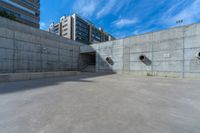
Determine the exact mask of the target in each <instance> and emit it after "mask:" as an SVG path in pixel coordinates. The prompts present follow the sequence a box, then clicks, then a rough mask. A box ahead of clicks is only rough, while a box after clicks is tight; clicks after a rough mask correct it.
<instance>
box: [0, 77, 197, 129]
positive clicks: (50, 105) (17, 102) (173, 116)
mask: <svg viewBox="0 0 200 133" xmlns="http://www.w3.org/2000/svg"><path fill="white" fill-rule="evenodd" d="M0 132H1V133H199V132H200V82H199V80H189V79H169V78H155V77H134V76H131V75H97V74H81V75H79V76H74V77H68V78H56V79H41V80H33V81H18V82H10V83H0Z"/></svg>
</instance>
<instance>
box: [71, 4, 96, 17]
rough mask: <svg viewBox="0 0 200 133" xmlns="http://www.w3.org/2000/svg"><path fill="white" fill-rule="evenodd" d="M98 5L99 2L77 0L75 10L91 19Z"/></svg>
mask: <svg viewBox="0 0 200 133" xmlns="http://www.w3.org/2000/svg"><path fill="white" fill-rule="evenodd" d="M98 3H99V1H98V0H81V1H80V0H77V1H76V2H75V3H74V6H73V10H74V11H75V12H77V13H78V14H80V15H81V16H83V17H91V16H92V15H93V14H94V12H95V10H96V7H97V5H98Z"/></svg>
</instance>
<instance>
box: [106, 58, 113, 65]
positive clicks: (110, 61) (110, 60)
mask: <svg viewBox="0 0 200 133" xmlns="http://www.w3.org/2000/svg"><path fill="white" fill-rule="evenodd" d="M106 61H107V62H108V63H109V64H110V65H114V61H113V60H112V58H111V57H106Z"/></svg>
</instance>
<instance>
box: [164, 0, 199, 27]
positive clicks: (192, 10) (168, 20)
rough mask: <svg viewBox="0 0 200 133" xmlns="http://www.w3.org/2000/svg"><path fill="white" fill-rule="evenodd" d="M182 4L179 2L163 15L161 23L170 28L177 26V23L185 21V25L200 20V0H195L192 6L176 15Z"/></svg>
mask: <svg viewBox="0 0 200 133" xmlns="http://www.w3.org/2000/svg"><path fill="white" fill-rule="evenodd" d="M181 4H182V3H181V2H179V3H177V4H176V5H174V6H172V7H171V8H170V9H168V11H167V12H166V13H165V14H164V15H163V17H162V19H161V21H162V23H163V24H165V25H168V26H174V25H176V21H178V20H183V25H187V24H191V23H193V22H196V20H198V19H200V16H199V14H200V10H199V7H200V0H194V1H193V2H191V4H190V5H187V6H185V7H184V8H182V10H180V11H178V12H177V13H176V14H174V12H175V11H176V9H177V7H178V6H180V5H181Z"/></svg>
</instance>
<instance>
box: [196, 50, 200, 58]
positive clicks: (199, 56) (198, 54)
mask: <svg viewBox="0 0 200 133" xmlns="http://www.w3.org/2000/svg"><path fill="white" fill-rule="evenodd" d="M196 57H197V58H198V59H200V51H199V52H197V53H196Z"/></svg>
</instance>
